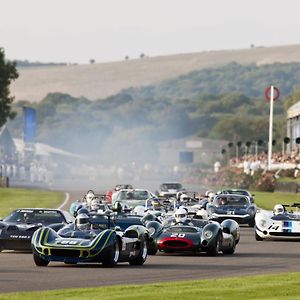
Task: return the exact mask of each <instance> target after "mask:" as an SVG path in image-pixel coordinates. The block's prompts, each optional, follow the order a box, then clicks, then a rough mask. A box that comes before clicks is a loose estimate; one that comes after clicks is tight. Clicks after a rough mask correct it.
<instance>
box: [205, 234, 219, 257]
mask: <svg viewBox="0 0 300 300" xmlns="http://www.w3.org/2000/svg"><path fill="white" fill-rule="evenodd" d="M221 245H222V236H221V234H220V233H219V234H218V236H217V238H216V241H215V243H214V245H213V246H211V247H209V248H208V249H207V251H206V253H207V255H208V256H217V255H218V253H219V250H220V248H221Z"/></svg>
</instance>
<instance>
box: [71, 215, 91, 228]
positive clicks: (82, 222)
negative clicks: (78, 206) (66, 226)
mask: <svg viewBox="0 0 300 300" xmlns="http://www.w3.org/2000/svg"><path fill="white" fill-rule="evenodd" d="M75 227H76V228H77V229H78V230H80V231H87V230H91V223H90V218H89V216H88V215H87V214H82V213H81V214H79V215H78V216H77V217H76V220H75Z"/></svg>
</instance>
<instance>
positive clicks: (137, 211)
mask: <svg viewBox="0 0 300 300" xmlns="http://www.w3.org/2000/svg"><path fill="white" fill-rule="evenodd" d="M133 214H134V215H138V216H143V215H144V214H145V206H142V205H137V206H136V207H135V208H134V210H133Z"/></svg>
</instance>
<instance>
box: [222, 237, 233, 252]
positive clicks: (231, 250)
mask: <svg viewBox="0 0 300 300" xmlns="http://www.w3.org/2000/svg"><path fill="white" fill-rule="evenodd" d="M235 247H236V243H235V240H233V241H232V245H231V247H230V248H228V249H226V250H223V251H222V252H223V254H233V253H234V251H235Z"/></svg>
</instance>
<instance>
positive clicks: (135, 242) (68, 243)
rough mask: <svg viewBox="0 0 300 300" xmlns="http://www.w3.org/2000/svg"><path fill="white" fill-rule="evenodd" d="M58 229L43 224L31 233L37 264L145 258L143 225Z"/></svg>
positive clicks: (136, 261)
mask: <svg viewBox="0 0 300 300" xmlns="http://www.w3.org/2000/svg"><path fill="white" fill-rule="evenodd" d="M59 232H60V231H59ZM59 232H56V231H54V230H53V229H52V228H49V227H43V228H40V229H38V230H37V231H36V232H35V233H34V235H33V237H32V242H31V246H32V250H33V259H34V262H35V264H36V265H37V266H47V265H48V264H49V262H51V261H57V262H64V263H66V264H76V263H79V262H84V263H90V262H96V263H102V264H103V266H105V267H113V266H115V265H116V264H117V263H118V262H129V264H130V265H142V264H144V262H145V261H146V258H147V242H148V231H147V229H146V228H145V227H144V226H138V225H136V226H135V225H133V226H131V227H129V228H127V230H125V231H124V232H121V231H116V230H111V229H105V230H87V231H80V230H70V231H68V233H64V234H58V233H59Z"/></svg>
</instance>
